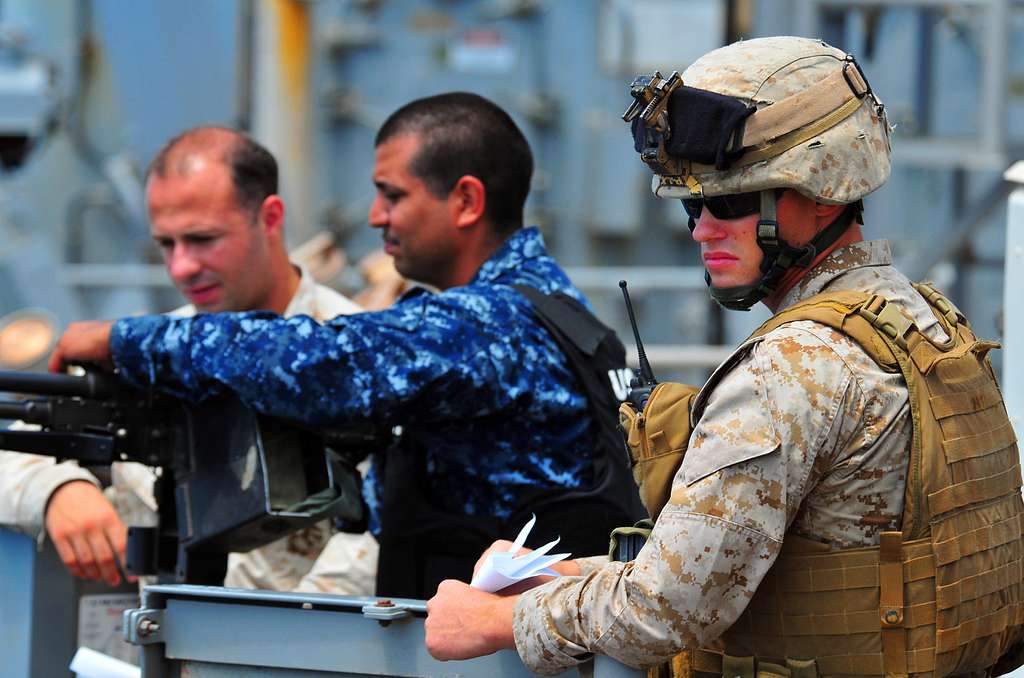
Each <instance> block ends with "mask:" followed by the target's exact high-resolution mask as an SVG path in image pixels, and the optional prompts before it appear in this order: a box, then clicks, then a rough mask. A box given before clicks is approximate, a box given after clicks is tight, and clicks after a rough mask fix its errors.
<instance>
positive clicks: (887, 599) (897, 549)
mask: <svg viewBox="0 0 1024 678" xmlns="http://www.w3.org/2000/svg"><path fill="white" fill-rule="evenodd" d="M902 546H903V534H902V533H901V532H883V533H882V534H881V535H880V541H879V549H878V579H879V590H880V593H879V601H878V620H876V623H878V622H880V623H881V625H882V654H883V655H884V657H885V673H886V674H887V675H901V676H905V675H906V674H907V656H906V653H907V632H906V631H905V630H904V628H903V622H904V619H903V562H902V560H903V554H902Z"/></svg>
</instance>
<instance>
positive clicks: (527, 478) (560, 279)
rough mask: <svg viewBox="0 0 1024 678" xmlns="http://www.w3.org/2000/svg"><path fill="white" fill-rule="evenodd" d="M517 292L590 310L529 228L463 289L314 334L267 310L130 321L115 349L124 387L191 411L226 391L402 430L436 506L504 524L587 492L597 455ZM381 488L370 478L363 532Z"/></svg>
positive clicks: (569, 378)
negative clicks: (161, 394) (530, 493)
mask: <svg viewBox="0 0 1024 678" xmlns="http://www.w3.org/2000/svg"><path fill="white" fill-rule="evenodd" d="M517 284H525V285H530V286H533V287H536V288H538V289H540V290H541V291H543V292H546V293H550V292H554V291H561V292H564V293H566V294H568V295H570V296H573V297H575V298H576V299H579V300H581V301H583V302H584V303H586V302H585V300H584V299H583V296H582V294H581V293H580V292H579V290H577V289H576V288H575V287H573V285H572V283H571V282H570V281H569V278H568V277H567V276H566V274H565V272H564V271H563V270H562V269H561V268H559V266H558V264H557V263H555V261H554V259H552V258H551V256H550V255H548V253H547V251H546V250H545V248H544V241H543V239H542V237H541V235H540V233H539V231H538V230H537V229H536V228H524V229H520V230H518V231H516V232H515V233H514V234H513V235H512V236H511V237H509V239H508V240H507V241H506V242H505V243H504V244H503V245H502V246H501V247H500V248H499V249H498V250H497V251H495V252H494V254H493V255H492V256H491V257H490V259H488V260H487V261H486V262H484V264H483V265H482V266H481V267H480V270H479V271H477V273H476V275H475V276H474V278H473V280H472V281H470V283H469V284H468V285H465V286H461V287H455V288H451V289H448V290H445V291H444V292H441V293H439V294H430V293H427V292H426V291H424V290H414V291H412V292H410V293H408V294H407V295H405V296H404V297H403V298H402V299H400V300H399V301H398V302H397V303H396V304H395V305H394V306H392V307H391V308H388V309H386V310H383V311H376V312H368V313H359V314H355V315H347V316H339V317H338V318H336V319H334V320H331V321H329V322H327V323H324V324H319V323H317V322H316V321H314V320H313V319H311V318H309V317H307V316H294V317H291V318H281V317H279V316H277V315H275V314H272V313H267V312H249V313H220V314H204V315H197V316H195V317H192V318H172V317H168V316H145V317H135V318H125V319H122V320H118V321H117V322H116V323H115V324H114V327H113V331H112V333H111V338H110V347H111V352H112V355H113V359H114V363H115V364H116V366H117V368H118V369H119V370H120V372H121V373H122V375H124V376H125V377H126V378H127V379H128V380H129V381H131V382H133V383H135V384H137V385H139V386H144V387H147V386H155V387H157V388H159V389H160V390H163V391H165V392H168V393H171V394H173V395H176V396H178V397H182V398H185V399H186V400H190V401H192V402H198V401H200V400H202V399H203V398H204V397H207V396H209V395H211V394H212V393H215V392H217V391H220V390H222V389H230V390H231V391H234V392H235V393H237V394H238V396H239V397H240V398H241V399H242V400H243V401H244V402H245V403H246V404H247V405H249V406H251V407H253V408H255V409H256V410H258V411H260V412H263V413H265V414H268V415H271V416H277V417H283V418H287V419H292V420H296V421H300V422H302V423H304V424H308V425H313V426H322V427H324V428H334V429H342V428H344V427H345V426H346V425H347V424H350V423H352V422H358V421H365V420H372V421H373V422H375V423H377V424H380V425H383V426H387V427H391V426H402V427H403V429H404V430H405V431H407V432H408V433H410V434H412V435H413V436H415V438H416V439H417V440H418V441H419V442H420V443H421V444H422V446H423V447H424V448H425V449H426V451H427V452H426V453H427V459H426V469H427V473H428V475H429V476H430V482H429V483H428V487H429V488H430V491H431V500H432V501H434V502H435V503H436V504H437V505H438V506H440V507H441V508H444V509H447V510H450V511H456V512H461V513H466V514H468V515H494V516H497V517H502V518H503V517H508V516H509V515H510V514H511V512H512V510H513V508H514V507H515V506H516V503H517V499H518V497H519V495H520V492H521V491H522V490H524V489H525V488H537V487H543V488H549V487H565V488H576V487H580V486H587V485H589V484H590V482H591V479H592V465H591V461H592V456H593V455H592V450H593V447H594V438H593V434H592V433H590V432H589V428H590V423H591V416H590V414H589V411H588V409H587V408H588V405H587V400H586V396H585V395H584V393H583V390H582V386H581V385H580V384H579V382H578V380H577V378H576V376H575V375H574V374H573V373H572V371H571V368H570V367H569V365H568V364H567V362H566V359H565V357H564V356H563V354H562V352H561V350H560V349H559V348H558V345H557V344H556V343H555V341H554V339H553V338H552V337H551V335H550V334H549V333H548V332H547V331H546V330H545V329H544V328H543V327H542V326H541V325H540V323H539V322H538V321H537V320H536V319H535V318H534V316H533V313H532V309H531V305H530V302H529V301H528V300H527V299H526V298H525V297H523V296H522V295H521V294H519V292H517V291H516V290H515V289H513V287H512V285H517ZM379 487H380V483H379V479H378V478H377V475H376V474H375V473H373V472H371V473H370V474H368V476H367V478H366V480H365V482H364V494H365V496H366V500H367V503H368V505H369V506H370V510H371V529H375V528H376V527H378V523H377V517H378V511H379Z"/></svg>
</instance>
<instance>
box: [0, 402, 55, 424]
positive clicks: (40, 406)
mask: <svg viewBox="0 0 1024 678" xmlns="http://www.w3.org/2000/svg"><path fill="white" fill-rule="evenodd" d="M0 419H17V420H20V421H25V422H28V423H30V424H40V425H43V426H46V425H48V424H49V423H50V422H51V421H52V419H53V409H52V408H51V407H50V403H49V402H47V401H45V400H26V401H11V400H5V401H2V402H0Z"/></svg>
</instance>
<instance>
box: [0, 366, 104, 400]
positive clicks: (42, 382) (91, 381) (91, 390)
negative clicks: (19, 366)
mask: <svg viewBox="0 0 1024 678" xmlns="http://www.w3.org/2000/svg"><path fill="white" fill-rule="evenodd" d="M122 384H123V382H121V381H120V380H119V379H118V378H117V377H115V376H113V375H110V374H96V373H93V372H89V373H87V374H85V375H83V376H81V377H75V376H71V375H68V374H39V373H35V372H12V371H3V370H0V391H2V392H6V393H31V394H33V395H52V396H74V397H79V398H93V399H105V398H111V397H113V396H115V395H116V394H117V393H119V392H122V391H124V386H123V385H122Z"/></svg>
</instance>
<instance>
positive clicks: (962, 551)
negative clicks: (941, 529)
mask: <svg viewBox="0 0 1024 678" xmlns="http://www.w3.org/2000/svg"><path fill="white" fill-rule="evenodd" d="M1020 534H1021V514H1019V513H1018V514H1016V515H1013V516H1010V517H1009V518H1007V519H1005V520H1001V521H999V522H997V523H993V524H991V525H982V526H981V527H977V528H975V529H973V530H970V531H969V532H963V533H962V534H957V535H956V536H954V537H952V538H950V539H946V540H942V541H935V544H934V549H935V562H936V564H937V565H940V566H941V565H948V564H949V563H952V562H955V561H957V560H960V559H961V558H964V557H966V556H969V555H973V554H975V553H978V552H979V551H987V550H989V549H993V548H995V547H997V546H1002V545H1003V544H1009V543H1011V542H1013V541H1014V540H1016V539H1019V538H1020Z"/></svg>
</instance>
